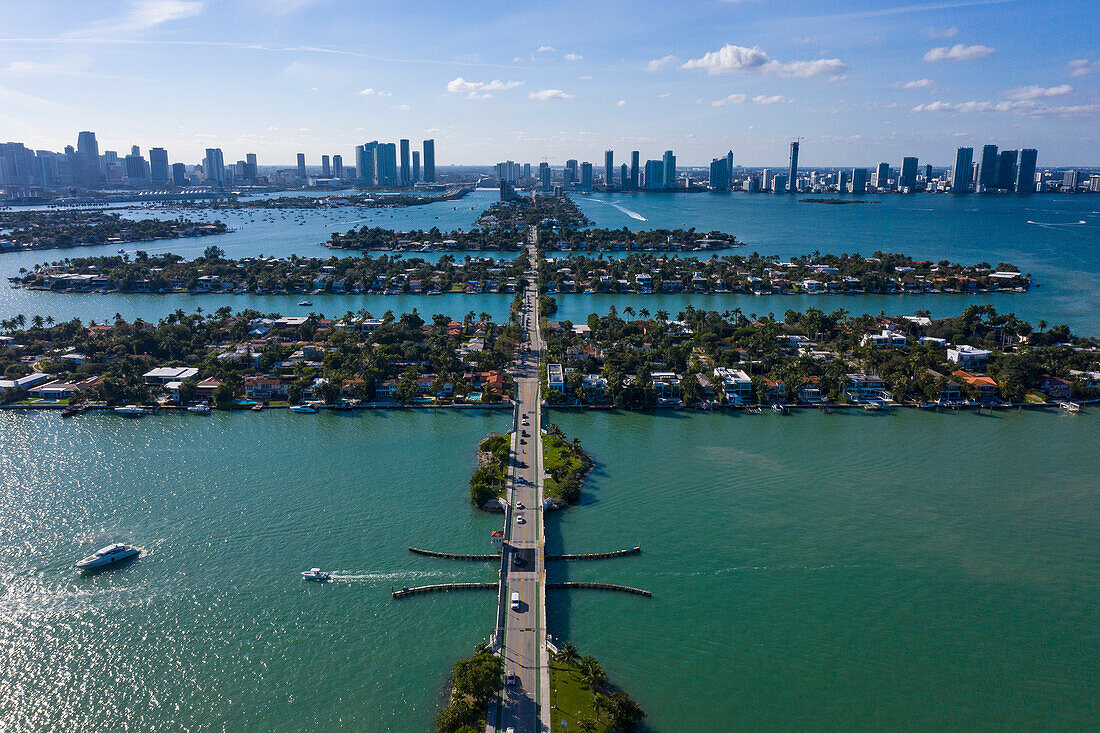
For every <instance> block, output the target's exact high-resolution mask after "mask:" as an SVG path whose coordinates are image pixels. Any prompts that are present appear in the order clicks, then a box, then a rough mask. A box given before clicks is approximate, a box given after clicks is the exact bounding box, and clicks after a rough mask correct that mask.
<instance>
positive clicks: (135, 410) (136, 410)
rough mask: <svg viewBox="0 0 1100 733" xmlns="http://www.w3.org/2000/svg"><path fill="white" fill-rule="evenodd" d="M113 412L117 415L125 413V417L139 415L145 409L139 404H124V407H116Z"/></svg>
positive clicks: (142, 413)
mask: <svg viewBox="0 0 1100 733" xmlns="http://www.w3.org/2000/svg"><path fill="white" fill-rule="evenodd" d="M115 412H116V413H117V414H119V415H125V416H126V417H141V416H142V415H144V414H145V412H146V411H145V408H144V407H142V406H141V405H126V406H124V407H116V408H115Z"/></svg>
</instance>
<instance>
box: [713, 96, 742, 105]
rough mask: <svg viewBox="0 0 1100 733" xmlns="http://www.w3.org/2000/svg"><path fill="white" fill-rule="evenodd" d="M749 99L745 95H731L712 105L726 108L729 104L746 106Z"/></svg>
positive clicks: (717, 100)
mask: <svg viewBox="0 0 1100 733" xmlns="http://www.w3.org/2000/svg"><path fill="white" fill-rule="evenodd" d="M746 99H748V97H746V96H745V95H744V94H731V95H729V96H728V97H724V98H722V99H716V100H714V101H713V102H711V103H710V106H711V107H725V106H726V105H727V104H744V102H745V100H746Z"/></svg>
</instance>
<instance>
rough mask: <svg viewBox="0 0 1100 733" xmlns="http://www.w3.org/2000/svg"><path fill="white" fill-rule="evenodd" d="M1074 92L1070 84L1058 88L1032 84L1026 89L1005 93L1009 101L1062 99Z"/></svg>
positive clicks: (1018, 88)
mask: <svg viewBox="0 0 1100 733" xmlns="http://www.w3.org/2000/svg"><path fill="white" fill-rule="evenodd" d="M1071 92H1073V87H1071V86H1070V85H1069V84H1059V85H1058V86H1056V87H1040V86H1035V85H1034V84H1032V85H1031V86H1026V87H1017V88H1016V89H1009V90H1008V91H1007V92H1005V96H1006V97H1008V98H1009V99H1015V100H1018V101H1019V100H1025V99H1046V98H1048V97H1062V96H1065V95H1067V94H1070V93H1071Z"/></svg>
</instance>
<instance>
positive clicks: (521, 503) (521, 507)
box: [516, 501, 527, 509]
mask: <svg viewBox="0 0 1100 733" xmlns="http://www.w3.org/2000/svg"><path fill="white" fill-rule="evenodd" d="M526 508H527V507H525V506H524V505H523V502H522V501H517V502H516V509H526Z"/></svg>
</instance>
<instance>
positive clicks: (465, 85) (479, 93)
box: [447, 76, 523, 99]
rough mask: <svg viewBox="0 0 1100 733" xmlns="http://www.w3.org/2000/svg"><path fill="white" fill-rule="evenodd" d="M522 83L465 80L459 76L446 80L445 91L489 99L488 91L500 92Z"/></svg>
mask: <svg viewBox="0 0 1100 733" xmlns="http://www.w3.org/2000/svg"><path fill="white" fill-rule="evenodd" d="M522 84H523V82H522V81H501V80H500V79H493V80H492V81H466V80H465V79H463V78H462V77H461V76H460V77H458V78H455V79H451V80H450V81H449V82H447V91H448V92H450V93H451V94H465V95H466V97H467V98H468V99H489V98H490V97H491V96H493V95H492V94H489V92H500V91H504V90H506V89H515V88H516V87H518V86H521V85H522Z"/></svg>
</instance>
